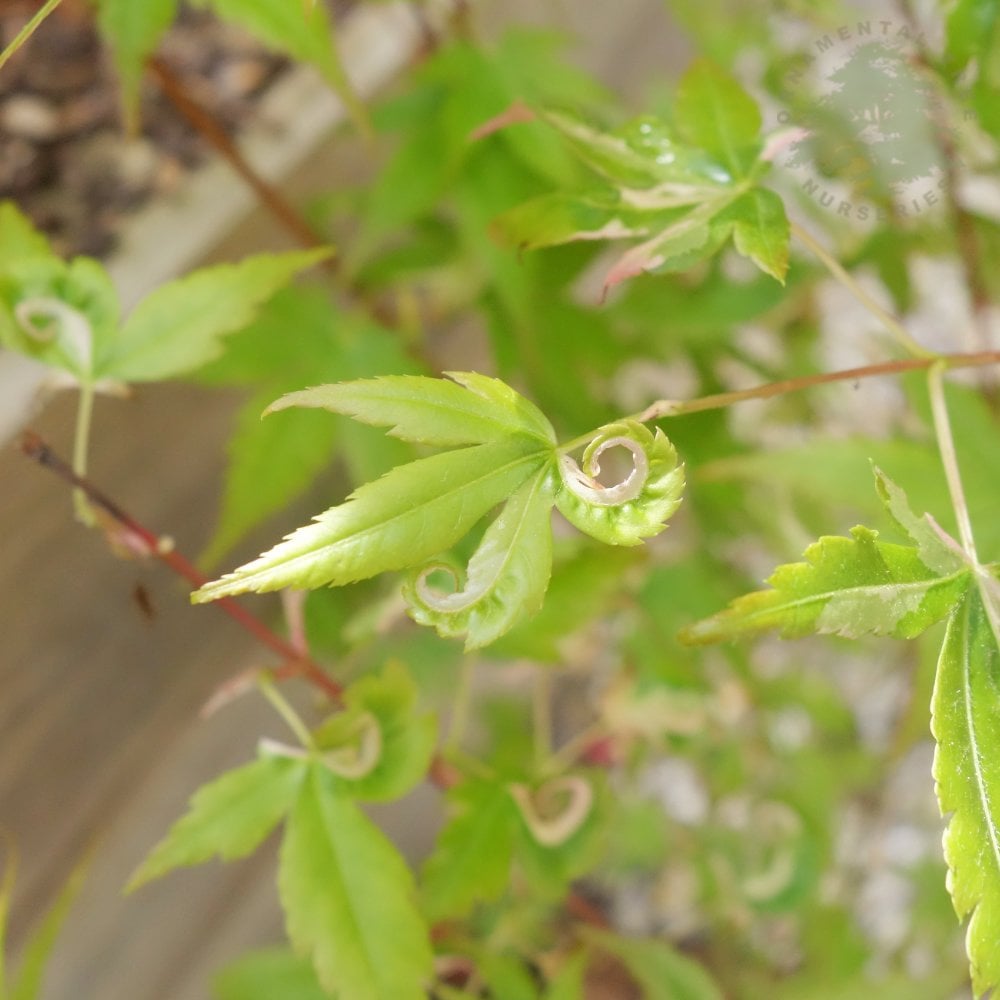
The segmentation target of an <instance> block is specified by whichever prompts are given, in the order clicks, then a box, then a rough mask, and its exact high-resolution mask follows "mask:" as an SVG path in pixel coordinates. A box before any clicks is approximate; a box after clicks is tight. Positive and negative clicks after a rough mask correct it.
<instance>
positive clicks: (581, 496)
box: [556, 420, 684, 545]
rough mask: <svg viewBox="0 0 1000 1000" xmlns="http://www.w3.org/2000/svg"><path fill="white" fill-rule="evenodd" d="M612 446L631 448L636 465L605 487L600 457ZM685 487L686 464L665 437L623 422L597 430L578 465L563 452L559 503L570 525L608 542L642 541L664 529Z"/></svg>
mask: <svg viewBox="0 0 1000 1000" xmlns="http://www.w3.org/2000/svg"><path fill="white" fill-rule="evenodd" d="M613 448H624V449H625V450H626V451H627V452H629V454H630V456H631V462H632V468H631V469H630V470H629V472H628V474H627V475H626V476H625V477H624V478H623V479H622V480H621V481H620V482H617V483H614V484H612V485H609V486H606V485H604V484H603V483H601V482H600V481H599V480H598V479H597V476H599V475H600V472H601V458H602V456H604V455H605V454H606V453H607V452H608V451H610V450H611V449H613ZM683 490H684V467H683V466H682V465H680V464H679V463H678V461H677V452H676V451H675V450H674V447H673V445H672V444H671V443H670V442H669V440H668V439H667V437H666V435H664V433H663V432H662V431H660V430H657V431H656V432H655V433H654V432H651V431H650V430H649V429H648V428H647V427H644V426H643V425H642V424H640V423H638V422H637V421H635V420H620V421H618V422H616V423H613V424H607V425H606V426H604V427H601V428H600V429H599V430H598V432H597V434H596V435H595V436H594V438H593V439H592V440H591V442H590V444H589V445H588V446H587V449H586V451H585V452H584V454H583V462H582V463H581V464H580V465H578V464H577V463H576V461H574V459H572V458H571V457H570V456H569V455H562V456H560V459H559V487H558V492H557V494H556V506H557V507H558V508H559V510H560V512H561V513H562V514H563V516H564V517H565V518H566V519H567V520H568V521H569V522H570V523H571V524H573V525H575V526H576V527H577V528H579V529H580V530H581V531H583V532H585V533H586V534H588V535H592V536H593V537H595V538H597V539H599V540H601V541H603V542H606V543H608V544H609V545H638V544H639V543H640V542H641V541H642V540H643V539H644V538H648V537H651V536H652V535H657V534H659V532H660V531H662V530H663V528H664V527H665V523H666V521H667V519H668V518H669V517H670V515H671V514H673V512H674V511H675V510H676V509H677V507H678V505H679V504H680V501H681V494H682V493H683Z"/></svg>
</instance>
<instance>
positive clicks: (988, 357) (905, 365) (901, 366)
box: [560, 351, 1000, 451]
mask: <svg viewBox="0 0 1000 1000" xmlns="http://www.w3.org/2000/svg"><path fill="white" fill-rule="evenodd" d="M938 364H939V365H941V366H942V367H943V368H946V369H950V368H978V367H982V366H984V365H996V364H1000V351H978V352H976V353H974V354H939V355H932V356H930V357H921V358H898V359H897V360H895V361H883V362H880V363H879V364H874V365H862V366H861V367H860V368H844V369H841V370H840V371H835V372H821V373H820V374H818V375H801V376H799V377H798V378H787V379H782V380H781V381H779V382H766V383H764V384H763V385H757V386H754V387H753V388H751V389H737V390H735V391H733V392H720V393H716V394H715V395H712V396H700V397H698V398H697V399H658V400H656V402H655V403H651V404H650V405H649V406H647V407H646V409H645V410H642V411H641V412H639V413H636V414H633V415H632V416H631V417H630V418H629V419H631V420H637V421H639V423H646V422H647V421H649V420H660V419H662V418H664V417H680V416H684V415H685V414H688V413H700V412H702V411H703V410H717V409H720V408H721V407H724V406H731V405H732V404H734V403H743V402H745V401H746V400H749V399H768V398H769V397H771V396H783V395H785V394H786V393H789V392H799V391H801V390H802V389H809V388H812V387H813V386H816V385H826V384H827V383H830V382H850V381H854V380H858V379H863V378H873V377H876V376H884V375H900V374H902V373H903V372H912V371H920V370H922V369H926V368H931V367H932V366H933V365H938ZM592 437H593V435H592V434H589V435H586V436H585V437H582V438H579V439H576V440H574V441H571V442H569V444H568V445H563V446H561V449H560V450H562V451H567V450H571V449H572V447H574V446H577V445H579V444H585V443H586V442H587V441H589V440H590V439H591V438H592Z"/></svg>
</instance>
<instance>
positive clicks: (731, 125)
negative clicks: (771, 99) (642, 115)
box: [674, 59, 761, 177]
mask: <svg viewBox="0 0 1000 1000" xmlns="http://www.w3.org/2000/svg"><path fill="white" fill-rule="evenodd" d="M674 121H675V123H676V125H677V130H678V132H680V134H681V137H682V138H683V139H684V140H685V141H686V142H688V143H690V144H691V145H692V146H696V147H698V148H700V149H705V150H708V152H710V153H714V154H715V155H717V156H718V157H719V158H720V159H721V160H722V162H723V163H725V164H726V166H727V167H728V168H729V170H730V171H731V172H732V174H733V176H734V177H739V176H741V175H743V174H745V173H746V172H747V170H748V169H749V167H750V165H751V164H752V163H753V161H754V159H755V157H756V153H757V134H758V132H759V131H760V126H761V117H760V110H759V109H758V108H757V105H756V103H755V102H754V100H753V98H752V97H750V95H749V94H747V92H746V91H745V90H744V89H743V88H742V87H741V86H740V84H739V83H738V82H737V81H736V79H735V78H734V77H732V76H731V75H730V74H729V73H727V72H725V71H724V70H722V69H721V68H720V67H719V66H717V65H716V64H715V63H713V62H711V61H709V60H708V59H699V60H697V61H696V62H695V63H694V64H693V65H692V66H691V68H690V69H689V70H688V71H687V72H686V73H685V74H684V76H683V77H682V79H681V82H680V85H679V86H678V88H677V97H676V100H675V101H674Z"/></svg>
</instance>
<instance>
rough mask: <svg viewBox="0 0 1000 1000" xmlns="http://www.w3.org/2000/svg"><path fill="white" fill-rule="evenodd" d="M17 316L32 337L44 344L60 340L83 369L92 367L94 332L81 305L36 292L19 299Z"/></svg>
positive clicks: (62, 345)
mask: <svg viewBox="0 0 1000 1000" xmlns="http://www.w3.org/2000/svg"><path fill="white" fill-rule="evenodd" d="M14 319H15V320H16V321H17V325H18V326H19V327H20V329H21V331H22V332H23V333H24V334H25V335H26V336H28V337H30V338H31V339H32V340H35V341H37V342H38V343H41V344H46V343H49V342H51V341H53V340H54V341H57V342H58V343H59V344H60V346H61V347H62V349H63V350H64V351H65V352H66V354H67V355H69V356H70V357H71V358H72V359H73V360H74V361H75V362H76V363H77V364H78V365H79V366H80V368H81V369H82V370H85V371H86V370H89V369H90V365H91V360H92V357H93V342H94V332H93V330H92V329H91V326H90V321H89V320H88V319H87V317H86V316H84V315H83V313H82V312H80V311H79V310H78V309H74V308H73V307H72V306H71V305H69V304H68V303H66V302H63V301H62V300H61V299H56V298H52V297H51V296H37V297H34V298H29V299H23V300H22V301H21V302H19V303H18V304H17V305H16V306H15V307H14Z"/></svg>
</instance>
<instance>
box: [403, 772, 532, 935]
mask: <svg viewBox="0 0 1000 1000" xmlns="http://www.w3.org/2000/svg"><path fill="white" fill-rule="evenodd" d="M517 826H518V816H517V808H516V806H515V805H514V800H513V799H512V798H511V797H510V793H509V792H508V791H507V788H506V786H505V784H504V783H503V782H500V781H497V782H487V781H479V780H470V781H464V782H462V783H461V784H459V785H456V786H455V787H454V788H451V789H449V791H448V819H447V822H446V823H445V826H444V829H443V830H442V831H441V833H440V834H439V835H438V840H437V844H436V845H435V847H434V852H433V853H432V854H431V856H430V857H429V858H428V859H427V862H426V864H425V865H424V869H423V873H422V876H421V880H420V881H421V897H422V899H423V909H424V911H425V912H426V913H427V915H428V916H429V917H430V918H431V919H432V920H441V919H444V918H446V917H461V916H464V915H465V914H466V913H468V912H469V910H471V909H472V907H473V905H474V904H476V903H479V902H483V901H485V900H490V899H496V898H497V897H498V896H499V895H500V894H501V893H502V892H503V891H504V889H505V888H506V886H507V882H508V880H509V879H510V864H511V857H512V854H513V850H514V836H515V833H516V830H517Z"/></svg>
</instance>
